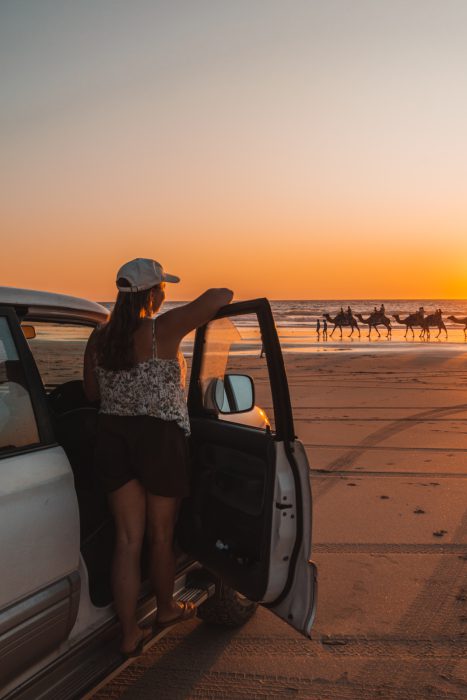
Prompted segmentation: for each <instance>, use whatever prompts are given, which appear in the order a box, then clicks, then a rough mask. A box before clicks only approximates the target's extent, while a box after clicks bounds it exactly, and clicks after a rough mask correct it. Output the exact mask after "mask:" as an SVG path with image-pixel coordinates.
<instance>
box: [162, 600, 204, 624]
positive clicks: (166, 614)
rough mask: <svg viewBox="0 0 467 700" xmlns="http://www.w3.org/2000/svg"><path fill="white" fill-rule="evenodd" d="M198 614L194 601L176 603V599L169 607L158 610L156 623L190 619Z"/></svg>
mask: <svg viewBox="0 0 467 700" xmlns="http://www.w3.org/2000/svg"><path fill="white" fill-rule="evenodd" d="M195 615H196V606H195V605H194V604H193V603H176V602H175V601H173V602H172V604H171V605H170V606H169V607H168V608H164V609H163V610H158V611H157V616H156V620H155V624H156V626H157V625H168V624H171V623H174V624H175V623H176V622H183V620H190V619H191V618H192V617H194V616H195Z"/></svg>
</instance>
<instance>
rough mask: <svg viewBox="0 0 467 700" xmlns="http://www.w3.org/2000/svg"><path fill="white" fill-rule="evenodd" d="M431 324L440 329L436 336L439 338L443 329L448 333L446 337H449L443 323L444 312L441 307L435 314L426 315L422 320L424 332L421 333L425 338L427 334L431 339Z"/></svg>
mask: <svg viewBox="0 0 467 700" xmlns="http://www.w3.org/2000/svg"><path fill="white" fill-rule="evenodd" d="M430 326H433V327H434V328H437V329H438V335H437V336H436V337H437V338H439V336H440V333H441V331H442V330H443V331H444V332H445V333H446V338H447V337H448V332H447V330H446V326H445V325H444V323H443V312H442V311H441V309H438V310H437V311H435V313H434V314H430V315H429V316H425V317H424V318H423V320H422V332H421V333H420V335H421V337H423V338H424V337H425V334H426V337H427V340H429V339H430Z"/></svg>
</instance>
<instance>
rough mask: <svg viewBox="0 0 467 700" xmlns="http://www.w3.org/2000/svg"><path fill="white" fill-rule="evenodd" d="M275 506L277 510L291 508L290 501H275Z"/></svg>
mask: <svg viewBox="0 0 467 700" xmlns="http://www.w3.org/2000/svg"><path fill="white" fill-rule="evenodd" d="M276 508H278V509H279V510H284V509H285V508H292V504H291V503H276Z"/></svg>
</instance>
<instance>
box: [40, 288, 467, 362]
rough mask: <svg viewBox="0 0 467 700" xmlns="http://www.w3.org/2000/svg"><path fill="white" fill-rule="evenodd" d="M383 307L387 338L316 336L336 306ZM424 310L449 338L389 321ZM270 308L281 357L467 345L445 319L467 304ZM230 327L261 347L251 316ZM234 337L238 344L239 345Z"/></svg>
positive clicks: (339, 302) (326, 302)
mask: <svg viewBox="0 0 467 700" xmlns="http://www.w3.org/2000/svg"><path fill="white" fill-rule="evenodd" d="M100 303H101V304H103V305H104V306H106V307H107V308H108V309H111V308H112V306H113V303H112V302H100ZM183 303H185V302H173V301H167V302H166V303H165V304H164V307H163V311H168V310H169V309H171V308H174V307H177V306H180V305H181V304H183ZM382 303H384V306H385V310H386V315H387V316H389V317H390V318H391V327H392V336H391V337H388V336H387V331H386V328H384V327H383V326H380V327H379V332H380V335H379V336H378V334H377V333H376V332H375V331H374V330H372V333H371V337H370V338H369V337H368V327H367V326H365V325H364V324H362V323H360V322H359V324H358V325H359V330H360V335H358V332H356V331H355V332H354V333H353V334H352V336H351V337H350V329H349V328H348V327H346V328H344V329H343V333H342V337H341V336H340V332H339V329H336V330H335V331H334V333H333V335H331V333H332V331H333V325H332V324H331V323H328V335H327V338H324V337H323V334H322V332H321V333H320V334H318V333H317V332H316V322H317V320H318V319H320V321H321V331H322V321H323V314H324V313H328V314H329V315H330V316H331V317H334V316H335V315H336V314H337V313H338V312H339V310H340V308H341V307H343V308H344V309H346V308H347V306H349V305H350V307H351V309H352V311H353V313H354V315H355V314H357V313H361V314H362V315H363V317H364V318H366V317H367V316H368V315H369V314H370V313H371V312H372V311H373V309H374V307H375V306H376V307H377V308H379V307H380V305H381V304H382ZM421 306H422V307H423V308H424V309H425V313H426V314H430V313H433V312H434V311H435V310H436V309H439V308H440V309H441V310H442V312H443V320H444V322H445V325H446V329H447V332H448V337H447V338H446V336H445V334H444V332H442V333H441V334H440V335H439V336H438V329H436V328H432V329H431V335H430V338H429V340H427V339H423V338H420V329H415V333H414V335H413V336H412V334H411V333H410V331H409V332H408V334H407V336H405V330H406V329H405V326H402V325H400V324H398V323H396V321H395V320H394V319H393V318H392V315H393V314H398V315H399V316H400V317H401V318H405V317H406V316H408V315H409V314H410V313H413V312H415V311H417V310H418V309H419V308H420V307H421ZM271 308H272V312H273V315H274V319H275V322H276V328H277V331H278V335H279V338H280V341H281V346H282V349H283V351H284V352H332V351H366V350H368V349H369V347H370V346H371V349H372V350H373V349H381V350H383V349H384V350H390V349H393V350H404V349H409V348H411V347H414V346H419V345H420V344H422V343H423V344H424V345H425V346H427V347H428V346H430V347H437V348H443V349H446V350H449V349H455V348H459V345H460V344H462V345H465V344H466V342H467V340H466V337H465V334H464V330H463V329H464V326H463V325H459V324H455V323H453V322H452V321H448V318H447V317H448V316H457V317H460V318H464V317H466V316H467V299H383V300H382V299H298V300H286V301H284V300H282V301H281V300H272V301H271ZM233 322H234V324H235V326H236V327H237V330H238V333H239V336H240V337H241V345H242V349H241V350H240V348H238V350H237V351H240V352H245V353H247V354H250V353H252V354H255V353H256V352H258V349H259V348H260V347H261V342H260V336H259V330H258V327H257V323H256V320H255V317H254V316H252V315H248V316H238V317H234V319H233ZM40 325H41V327H40V328H39V327H38V328H37V331H38V338H37V339H39V338H41V339H43V340H54V341H65V340H67V341H72V340H75V341H83V340H86V339H87V337H88V335H89V329H88V330H86V329H85V328H80V327H77V326H67V327H63V326H61V327H60V328H58V327H57V326H55V325H49V324H40ZM240 337H239V340H240ZM182 348H183V350H184V351H186V352H188V353H190V352H191V349H192V335H190V336H188V337H187V338H186V339H185V340H184V342H183V344H182Z"/></svg>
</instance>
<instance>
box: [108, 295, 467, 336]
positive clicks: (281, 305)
mask: <svg viewBox="0 0 467 700" xmlns="http://www.w3.org/2000/svg"><path fill="white" fill-rule="evenodd" d="M100 303H101V304H103V305H104V306H106V307H107V308H108V309H111V308H112V302H100ZM184 303H186V302H171V301H166V302H165V304H164V307H163V310H164V311H168V310H169V309H171V308H174V307H176V306H180V305H181V304H184ZM270 303H271V308H272V312H273V314H274V318H275V321H276V325H277V326H278V327H279V328H289V327H290V328H294V327H295V328H304V329H306V328H313V329H314V328H315V326H316V321H317V320H318V319H320V320H321V321H322V320H323V314H324V313H329V314H330V315H331V316H335V315H336V314H337V313H338V312H339V310H340V308H341V307H343V308H344V309H346V308H347V306H350V307H351V309H352V311H353V312H354V314H355V313H361V314H362V315H363V316H364V317H366V316H368V315H369V314H370V313H371V312H372V311H373V309H374V307H375V306H376V307H377V308H379V307H380V306H381V304H384V306H385V309H386V315H387V316H389V317H391V316H392V314H398V315H399V316H400V317H401V318H405V317H406V316H408V315H409V314H411V313H414V312H415V311H417V310H418V309H419V308H420V307H421V306H423V308H424V309H425V313H426V314H431V313H434V311H436V309H441V310H442V312H443V320H444V322H445V324H446V327H447V328H448V329H449V328H452V329H456V324H454V323H452V322H451V321H448V320H447V317H448V316H458V317H461V318H463V317H465V316H467V299H297V300H286V301H282V300H271V301H270ZM235 323H236V325H238V326H239V327H241V326H252V325H255V323H254V320H253V319H252V318H251V316H246V317H243V318H242V317H238V318H237V319H236V320H235ZM360 325H361V324H360ZM391 325H392V326H393V328H404V330H405V327H403V326H400V325H399V324H397V323H396V322H395V321H394V319H392V318H391ZM331 328H332V326H330V328H329V329H330V330H331ZM459 328H460V329H461V330H462V326H457V329H459Z"/></svg>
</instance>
